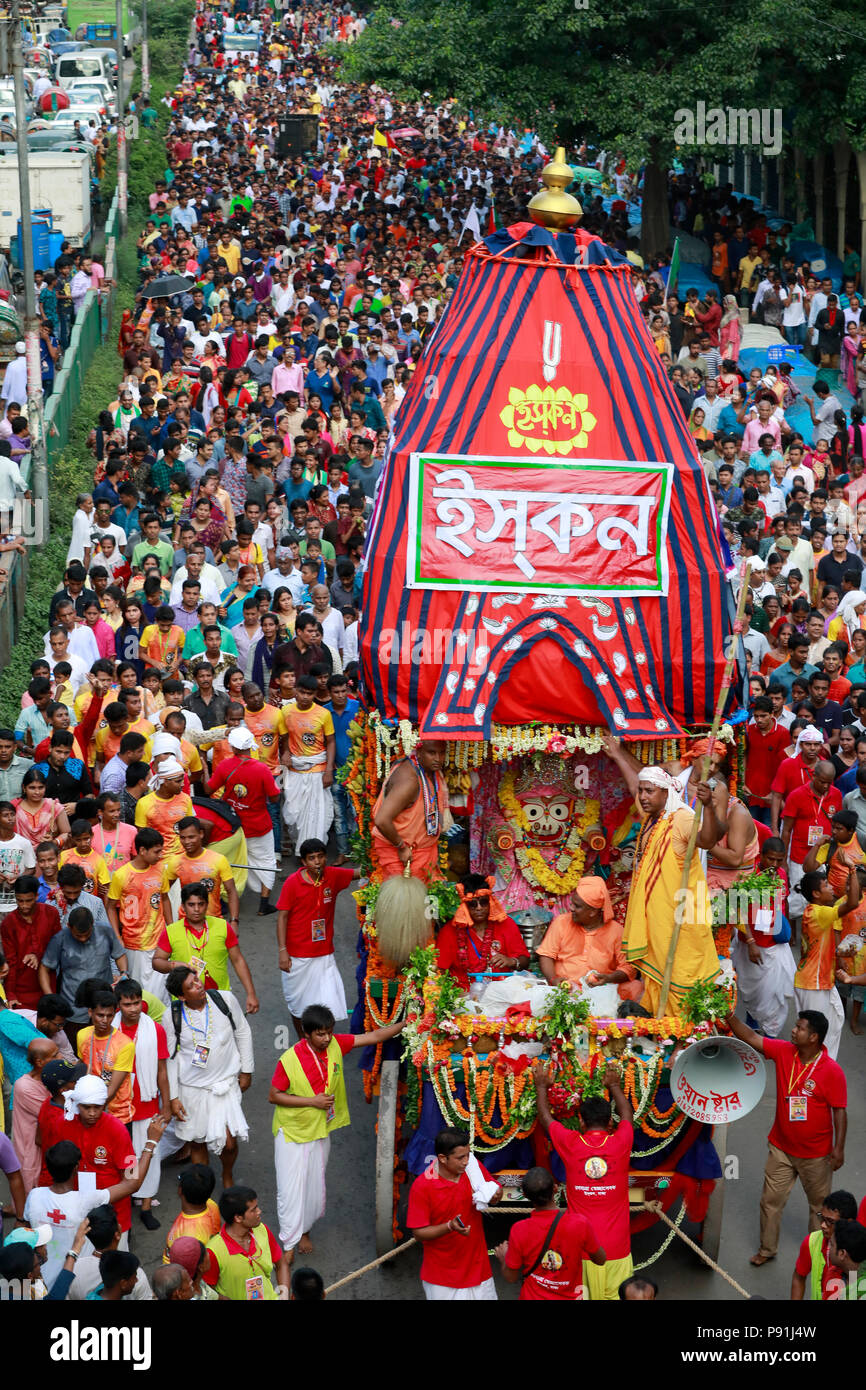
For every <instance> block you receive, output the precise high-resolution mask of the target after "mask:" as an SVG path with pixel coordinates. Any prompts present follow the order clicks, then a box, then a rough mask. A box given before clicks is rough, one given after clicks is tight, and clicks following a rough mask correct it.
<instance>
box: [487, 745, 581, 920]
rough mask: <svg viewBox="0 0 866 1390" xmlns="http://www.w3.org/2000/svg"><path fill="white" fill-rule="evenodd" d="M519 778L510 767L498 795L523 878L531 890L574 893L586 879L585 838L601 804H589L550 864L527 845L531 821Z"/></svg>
mask: <svg viewBox="0 0 866 1390" xmlns="http://www.w3.org/2000/svg"><path fill="white" fill-rule="evenodd" d="M516 778H517V769H516V768H513V767H509V769H508V770H507V772H505V773H503V775H502V777H501V778H500V781H499V788H498V792H497V795H498V797H499V805H500V806H501V807H502V811H503V814H504V815H505V818H506V820H507V822H508V827H509V830H510V831H511V833H512V835H513V837H514V857H515V859H516V860H517V862H518V864H519V865H520V870H521V872H522V874H523V877H524V878H525V879H526V881H527V883H528V884H529V885H530V887H531V888H538V889H540V890H542V891H543V892H545V893H549V894H551V895H552V896H555V897H563V896H565V895H566V894H569V893H573V892H574V890H575V888H576V887H577V884H578V882H579V880H580V879H581V878H582V877H583V870H584V865H585V864H586V854H587V851H586V849H585V848H584V846H583V837H584V835H585V834H586V832H587V830H588V829H589V827H590V826H591V825H595V824H597V822H598V818H599V815H600V812H601V805H600V803H599V802H598V801H587V802H586V803H585V805H584V808H583V814H582V815H581V817H580V819H579V820H578V821H577V822H576V824H575V825H573V826H572V828H571V830H570V831H569V834H568V839H567V840H566V842H565V844H564V845H563V847H562V849H561V850H560V852H559V854H558V855H557V858H556V863H555V864H554V865H549V864H547V863H546V861H545V860H544V858H543V856H542V854H541V851H540V850H537V849H535V848H534V847H531V846H528V845H526V844H525V842H524V836H525V834H526V831H527V830H528V829H529V821H528V819H527V816H526V812H525V811H524V809H523V807H522V806H521V804H520V802H519V801H518V799H517V796H516V795H515V792H514V783H515V780H516Z"/></svg>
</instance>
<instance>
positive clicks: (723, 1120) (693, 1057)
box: [671, 1036, 767, 1125]
mask: <svg viewBox="0 0 866 1390" xmlns="http://www.w3.org/2000/svg"><path fill="white" fill-rule="evenodd" d="M766 1084H767V1072H766V1068H765V1066H764V1059H763V1057H762V1056H761V1054H760V1053H759V1052H756V1051H755V1049H754V1048H753V1047H749V1045H748V1043H744V1042H740V1040H739V1038H727V1037H718V1036H717V1037H712V1038H704V1039H702V1040H701V1041H700V1042H696V1043H692V1045H691V1047H687V1048H685V1049H684V1050H683V1051H682V1052H680V1053H679V1055H678V1056H677V1059H676V1061H675V1062H674V1065H673V1067H672V1068H671V1091H672V1093H673V1097H674V1100H675V1101H676V1103H677V1105H678V1106H679V1107H680V1109H681V1110H683V1111H685V1113H686V1114H687V1115H688V1116H689V1118H690V1119H692V1120H700V1121H701V1123H702V1124H705V1125H725V1124H728V1123H729V1122H730V1121H731V1120H741V1119H742V1118H743V1116H744V1115H748V1113H749V1111H750V1110H754V1108H755V1106H756V1105H757V1104H758V1101H759V1100H760V1099H761V1096H762V1095H763V1094H764V1087H765V1086H766Z"/></svg>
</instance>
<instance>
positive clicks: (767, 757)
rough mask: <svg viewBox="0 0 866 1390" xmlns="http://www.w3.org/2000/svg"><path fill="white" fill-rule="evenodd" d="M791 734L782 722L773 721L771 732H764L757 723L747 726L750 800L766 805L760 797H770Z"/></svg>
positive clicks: (747, 777)
mask: <svg viewBox="0 0 866 1390" xmlns="http://www.w3.org/2000/svg"><path fill="white" fill-rule="evenodd" d="M790 741H791V739H790V735H789V734H788V731H787V729H783V728H782V726H781V724H776V723H775V722H774V723H773V726H772V728H771V729H770V732H769V733H767V734H762V733H761V731H760V729H759V728H758V726H757V724H748V725H747V726H746V744H747V748H748V751H747V753H746V786H747V787H748V788H749V791H750V792H751V793H752V795H751V796H750V797H749V801H750V802H756V803H757V804H758V805H761V804H763V805H766V804H767V803H766V802H760V801H759V800H758V798H760V797H769V795H770V788H771V787H772V785H773V780H774V778H775V776H776V773H777V772H778V771H779V770H780V769H779V764H780V762H781V761H783V760H784V753H785V749H786V748H787V747H788V744H789V743H790Z"/></svg>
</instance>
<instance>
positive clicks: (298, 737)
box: [284, 705, 334, 770]
mask: <svg viewBox="0 0 866 1390" xmlns="http://www.w3.org/2000/svg"><path fill="white" fill-rule="evenodd" d="M284 719H285V722H286V731H287V733H288V735H289V752H290V753H291V755H292V757H293V758H313V757H315V756H316V754H318V753H324V751H325V739H326V738H328V737H329V736H330V737H333V734H334V721H333V719H332V718H331V715H330V711H328V710H326V709H323V708H322V706H321V705H311V706H310V708H309V709H298V707H297V705H296V706H295V708H294V709H290V710H288V711H287V712H286V714H285V715H284ZM311 770H312V769H311Z"/></svg>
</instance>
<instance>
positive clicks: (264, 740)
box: [214, 705, 288, 772]
mask: <svg viewBox="0 0 866 1390" xmlns="http://www.w3.org/2000/svg"><path fill="white" fill-rule="evenodd" d="M244 723H245V724H246V726H247V728H248V729H249V731H250V733H251V734H252V735H253V738H254V739H255V741H256V748H257V751H258V755H259V761H260V762H263V763H264V764H265V765H266V766H267V767H269V768H270V770H271V772H275V771H276V769H277V768H278V767H279V765H280V738H281V736H282V735H284V734H286V733H287V732H288V730H287V729H286V721H285V717H284V715H283V712H282V710H279V709H276V707H275V706H274V705H263V706H262V708H261V709H259V710H250V709H248V710H247V711H246V713H245V715H244ZM214 767H216V762H214Z"/></svg>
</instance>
